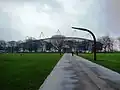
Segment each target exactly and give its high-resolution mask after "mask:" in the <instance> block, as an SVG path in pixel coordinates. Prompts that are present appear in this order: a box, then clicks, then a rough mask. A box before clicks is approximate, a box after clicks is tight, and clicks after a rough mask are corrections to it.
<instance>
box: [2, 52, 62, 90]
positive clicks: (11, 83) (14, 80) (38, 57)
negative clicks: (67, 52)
mask: <svg viewBox="0 0 120 90" xmlns="http://www.w3.org/2000/svg"><path fill="white" fill-rule="evenodd" d="M60 58H61V56H60V55H59V54H23V55H22V56H21V55H20V54H0V90H38V89H39V87H40V85H41V84H42V83H43V82H44V80H45V79H46V77H47V76H48V74H49V73H50V72H51V70H52V69H53V68H54V66H55V65H56V63H57V62H58V60H59V59H60Z"/></svg>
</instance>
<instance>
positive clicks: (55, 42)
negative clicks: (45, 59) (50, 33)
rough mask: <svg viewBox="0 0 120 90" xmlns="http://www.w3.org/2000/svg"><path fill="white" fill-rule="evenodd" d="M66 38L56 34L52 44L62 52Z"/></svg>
mask: <svg viewBox="0 0 120 90" xmlns="http://www.w3.org/2000/svg"><path fill="white" fill-rule="evenodd" d="M64 39H65V37H64V36H62V35H55V36H54V37H52V40H51V43H52V45H53V46H54V47H55V48H56V49H57V50H58V52H60V54H61V50H62V46H63V44H64Z"/></svg>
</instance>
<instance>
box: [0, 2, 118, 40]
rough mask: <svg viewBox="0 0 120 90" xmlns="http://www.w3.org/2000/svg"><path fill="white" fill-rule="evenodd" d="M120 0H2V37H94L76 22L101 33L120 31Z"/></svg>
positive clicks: (0, 26) (0, 3)
mask: <svg viewBox="0 0 120 90" xmlns="http://www.w3.org/2000/svg"><path fill="white" fill-rule="evenodd" d="M119 4H120V0H0V39H4V40H23V39H24V38H25V37H26V36H32V37H35V38H38V37H39V36H40V33H41V32H43V33H44V35H45V37H50V36H52V35H54V34H56V32H57V29H59V30H60V31H61V34H63V35H66V36H72V35H74V36H79V37H85V38H90V35H86V34H87V33H85V32H82V31H76V32H75V33H73V30H72V29H71V27H72V26H77V27H84V28H88V29H90V30H91V31H93V32H94V33H95V34H96V36H97V37H100V36H102V35H111V36H113V37H116V36H119V35H120V9H119Z"/></svg>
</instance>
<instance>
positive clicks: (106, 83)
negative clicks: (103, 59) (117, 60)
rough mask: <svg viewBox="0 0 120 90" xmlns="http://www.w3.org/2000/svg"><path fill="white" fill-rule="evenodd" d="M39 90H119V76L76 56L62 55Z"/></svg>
mask: <svg viewBox="0 0 120 90" xmlns="http://www.w3.org/2000/svg"><path fill="white" fill-rule="evenodd" d="M40 90H120V74H118V73H116V72H114V71H112V70H109V69H107V68H105V67H102V66H100V65H97V64H95V63H92V62H90V61H88V60H86V59H83V58H81V57H78V56H76V55H74V56H71V54H64V56H63V57H62V58H61V60H60V61H59V62H58V63H57V65H56V66H55V68H54V69H53V71H52V72H51V74H50V75H49V76H48V77H47V79H46V80H45V82H44V83H43V85H42V86H41V87H40Z"/></svg>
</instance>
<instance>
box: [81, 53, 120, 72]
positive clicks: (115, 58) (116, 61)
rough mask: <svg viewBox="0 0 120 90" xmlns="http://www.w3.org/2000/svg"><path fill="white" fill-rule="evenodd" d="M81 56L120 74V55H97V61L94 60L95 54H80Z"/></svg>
mask: <svg viewBox="0 0 120 90" xmlns="http://www.w3.org/2000/svg"><path fill="white" fill-rule="evenodd" d="M80 56H81V57H83V58H86V59H88V60H90V61H92V62H95V63H97V64H100V65H102V66H104V67H107V68H109V69H111V70H113V71H116V72H118V73H120V53H97V60H96V61H94V60H93V54H80Z"/></svg>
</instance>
